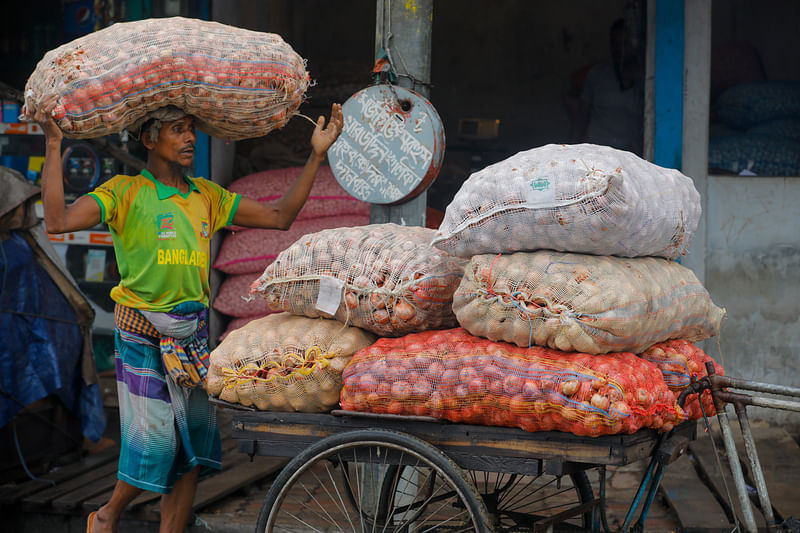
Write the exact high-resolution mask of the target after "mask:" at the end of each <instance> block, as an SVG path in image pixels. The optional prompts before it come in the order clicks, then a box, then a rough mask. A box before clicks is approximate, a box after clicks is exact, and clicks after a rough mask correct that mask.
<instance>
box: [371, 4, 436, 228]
mask: <svg viewBox="0 0 800 533" xmlns="http://www.w3.org/2000/svg"><path fill="white" fill-rule="evenodd" d="M432 32H433V0H415V1H414V2H405V1H404V0H394V1H392V0H377V13H376V24H375V52H376V56H377V52H378V51H379V50H380V49H384V50H385V51H386V52H387V54H388V56H389V61H390V62H391V63H392V66H393V67H394V69H395V72H396V73H397V77H398V83H397V84H398V85H399V86H400V87H404V88H406V89H410V90H412V91H414V92H417V93H419V94H421V95H422V96H424V97H425V98H430V81H431V36H432ZM427 205H428V194H427V192H425V191H423V192H422V193H421V194H420V195H418V196H416V197H414V198H412V199H411V200H409V201H408V202H405V203H402V204H399V205H392V206H386V205H372V207H371V208H370V222H371V223H373V224H380V223H385V222H394V223H396V224H403V225H406V226H424V225H425V210H426V208H427Z"/></svg>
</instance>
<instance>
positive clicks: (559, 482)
mask: <svg viewBox="0 0 800 533" xmlns="http://www.w3.org/2000/svg"><path fill="white" fill-rule="evenodd" d="M468 475H469V477H470V478H472V482H473V484H474V485H475V487H476V488H477V489H478V493H480V495H481V497H483V501H484V503H485V504H486V508H487V509H488V511H489V515H490V516H491V517H492V518H493V519H494V522H495V524H494V525H495V528H494V530H495V531H531V530H533V527H534V524H536V522H541V521H542V520H546V519H548V518H550V517H553V516H555V515H557V514H559V513H563V512H565V511H567V510H569V509H572V508H574V507H577V506H578V505H582V504H584V503H588V502H590V501H592V500H593V499H594V493H593V492H592V485H591V483H589V478H588V477H586V473H585V472H576V473H573V474H569V475H565V476H551V475H547V474H542V475H539V476H527V475H521V474H505V473H497V472H482V471H477V470H469V471H468ZM570 526H573V527H570ZM562 528H566V529H574V528H580V529H583V530H586V531H588V530H591V528H592V510H591V509H588V510H586V511H585V512H583V513H580V514H577V515H574V516H572V517H569V518H565V519H564V520H562V521H559V522H558V525H556V527H555V529H556V530H558V529H562Z"/></svg>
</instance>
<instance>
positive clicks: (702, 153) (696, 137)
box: [681, 0, 711, 283]
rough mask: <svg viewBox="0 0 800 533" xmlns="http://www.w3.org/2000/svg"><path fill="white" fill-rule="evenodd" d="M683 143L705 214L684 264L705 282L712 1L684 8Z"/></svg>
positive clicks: (684, 161)
mask: <svg viewBox="0 0 800 533" xmlns="http://www.w3.org/2000/svg"><path fill="white" fill-rule="evenodd" d="M684 17H685V27H684V33H685V44H686V46H685V47H684V65H683V72H684V90H683V134H682V136H683V143H682V146H683V148H682V151H681V172H683V173H684V174H686V175H687V176H690V177H691V178H692V179H694V184H695V187H697V190H698V191H699V192H700V203H701V206H702V209H703V211H702V214H701V216H700V224H699V225H698V226H697V231H696V232H695V235H694V238H693V239H692V242H691V245H690V246H689V252H688V253H687V254H686V257H684V258H683V259H682V260H681V263H682V264H683V265H684V266H686V267H688V268H690V269H692V271H693V272H694V273H695V275H696V276H697V278H698V279H699V280H700V281H701V282H703V283H705V280H706V257H707V254H708V247H707V244H706V237H707V225H706V220H707V216H708V213H707V211H708V209H707V208H708V120H709V106H710V100H711V0H691V1H687V2H686V8H685V13H684Z"/></svg>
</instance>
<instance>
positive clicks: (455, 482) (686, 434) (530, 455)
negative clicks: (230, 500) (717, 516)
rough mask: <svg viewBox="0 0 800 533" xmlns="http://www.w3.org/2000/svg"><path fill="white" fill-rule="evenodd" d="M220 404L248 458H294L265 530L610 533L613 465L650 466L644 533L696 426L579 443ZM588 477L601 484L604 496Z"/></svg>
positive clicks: (425, 420)
mask: <svg viewBox="0 0 800 533" xmlns="http://www.w3.org/2000/svg"><path fill="white" fill-rule="evenodd" d="M213 401H214V402H215V403H217V404H218V405H220V406H221V407H223V408H226V409H231V410H232V411H233V412H232V420H233V434H232V436H233V438H235V439H237V441H238V442H237V445H238V449H239V451H240V452H244V453H247V454H249V455H250V456H255V455H265V456H277V457H287V458H291V460H290V461H289V462H288V464H287V465H286V466H285V467H284V469H283V470H282V471H281V472H280V474H279V475H278V476H277V477H276V479H275V480H274V482H273V483H272V486H271V488H270V490H269V491H268V493H267V495H266V497H265V499H264V503H263V506H262V508H261V512H260V514H259V518H258V526H257V531H304V532H305V531H375V532H378V531H380V532H383V531H396V532H412V531H415V532H416V531H420V532H421V531H478V532H483V531H498V532H499V531H554V530H562V531H563V530H574V531H577V530H584V531H585V530H590V529H591V530H596V531H597V530H601V528H602V529H605V530H606V531H608V529H609V528H608V524H607V523H606V519H605V467H606V466H610V465H615V466H621V465H626V464H630V463H632V462H635V461H638V460H641V459H644V458H648V457H650V458H651V463H650V468H649V469H648V470H647V472H646V474H645V477H644V479H643V480H642V483H641V485H640V487H639V491H638V493H637V495H636V497H635V499H634V501H633V502H632V504H631V508H630V510H629V512H628V516H627V518H626V520H625V524H624V526H623V529H629V528H631V527H633V528H634V529H640V530H641V529H642V527H643V524H644V520H645V519H646V516H647V511H648V508H649V505H650V503H651V502H652V501H653V498H654V496H655V491H656V490H657V484H658V483H657V479H658V475H659V474H658V473H659V472H660V471H661V470H663V468H664V467H665V466H666V465H667V464H668V463H669V462H671V461H672V460H674V459H675V458H677V457H678V456H679V455H680V453H681V452H682V451H683V450H684V449H685V448H686V445H687V444H688V442H689V440H690V439H693V438H694V437H695V428H696V424H695V423H694V422H689V423H684V424H682V425H680V426H678V427H677V428H675V430H673V431H672V432H671V433H669V434H658V433H657V432H656V431H654V430H650V429H644V430H640V431H638V432H636V433H634V434H632V435H610V436H603V437H581V436H577V435H573V434H570V433H563V432H557V431H552V432H536V433H531V432H526V431H523V430H521V429H515V428H505V427H489V426H476V425H466V424H455V423H449V422H445V421H442V420H439V419H435V418H429V417H420V416H401V415H378V414H370V413H360V412H348V411H333V412H332V413H330V414H303V413H278V412H264V411H253V410H246V408H244V409H243V408H242V406H239V405H233V404H228V403H226V402H222V401H220V400H213ZM591 469H597V474H598V475H599V483H598V485H599V492H598V493H597V495H595V492H594V491H593V489H592V485H591V484H590V481H589V478H588V477H587V471H589V470H591ZM593 475H595V473H594V472H593ZM640 505H641V514H640V516H639V519H638V521H637V522H636V524H634V525H633V526H631V524H632V521H633V519H634V517H635V515H636V513H637V510H638V509H639V507H640Z"/></svg>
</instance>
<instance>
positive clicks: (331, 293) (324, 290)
mask: <svg viewBox="0 0 800 533" xmlns="http://www.w3.org/2000/svg"><path fill="white" fill-rule="evenodd" d="M342 289H344V280H341V279H339V278H334V277H331V276H320V277H319V295H318V296H317V310H318V311H322V312H323V313H326V314H329V315H335V314H336V310H337V309H339V304H341V303H342Z"/></svg>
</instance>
